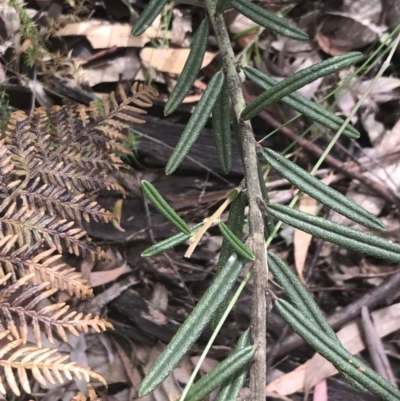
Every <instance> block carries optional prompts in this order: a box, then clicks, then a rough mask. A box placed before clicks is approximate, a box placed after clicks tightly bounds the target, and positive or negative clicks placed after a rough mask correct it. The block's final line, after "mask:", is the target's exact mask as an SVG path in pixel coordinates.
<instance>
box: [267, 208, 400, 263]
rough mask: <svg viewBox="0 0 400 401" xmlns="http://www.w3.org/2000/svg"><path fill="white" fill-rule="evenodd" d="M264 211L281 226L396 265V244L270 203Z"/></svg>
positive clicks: (398, 252) (399, 255) (399, 247)
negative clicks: (280, 222) (286, 225)
mask: <svg viewBox="0 0 400 401" xmlns="http://www.w3.org/2000/svg"><path fill="white" fill-rule="evenodd" d="M268 212H269V213H270V214H271V215H272V216H274V217H276V218H277V219H279V220H281V221H283V222H284V223H286V224H288V225H290V226H293V227H296V228H298V229H299V230H302V231H305V232H306V233H309V234H311V235H314V236H315V237H318V238H322V239H324V240H326V241H330V242H333V243H334V244H337V245H341V246H343V247H345V248H348V249H351V250H353V251H358V252H361V253H365V254H367V255H371V256H374V257H376V258H380V259H385V260H389V261H391V262H397V263H398V262H400V245H399V244H395V243H392V242H389V241H388V240H386V239H384V238H380V237H377V236H375V235H371V234H368V233H363V232H361V231H358V230H355V229H353V228H350V227H345V226H342V225H341V224H337V223H334V222H332V221H329V220H326V219H322V218H320V217H316V216H312V215H311V214H307V213H303V212H300V211H298V210H294V209H292V208H290V207H287V206H284V205H277V204H273V203H270V204H269V205H268Z"/></svg>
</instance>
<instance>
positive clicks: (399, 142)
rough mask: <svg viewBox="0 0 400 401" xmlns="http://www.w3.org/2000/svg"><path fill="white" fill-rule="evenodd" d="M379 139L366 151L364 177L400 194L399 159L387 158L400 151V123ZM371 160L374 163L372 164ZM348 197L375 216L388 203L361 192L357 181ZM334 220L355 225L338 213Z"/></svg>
mask: <svg viewBox="0 0 400 401" xmlns="http://www.w3.org/2000/svg"><path fill="white" fill-rule="evenodd" d="M399 83H400V81H399ZM378 85H379V84H378ZM379 139H380V142H378V138H376V139H375V147H374V148H373V149H366V151H365V153H367V154H368V156H366V157H363V158H362V160H361V164H364V165H366V166H367V168H366V171H365V172H364V173H363V175H365V176H367V177H369V178H370V179H373V180H375V181H378V182H380V183H381V184H382V185H385V186H386V187H387V188H390V190H391V191H393V192H394V193H396V194H399V180H398V177H399V176H400V160H399V158H398V157H388V158H387V157H385V156H387V155H391V154H392V153H393V152H395V151H396V150H397V151H398V150H399V149H400V121H398V122H397V123H396V125H395V126H394V127H393V129H392V130H391V131H386V133H385V135H384V136H383V137H381V138H379ZM371 160H372V161H374V162H371ZM367 163H368V165H367ZM346 197H347V198H349V199H351V200H352V201H354V202H355V203H357V204H358V205H360V206H362V207H363V208H365V209H367V210H368V211H369V212H371V213H373V214H375V215H379V213H380V212H381V211H382V209H383V207H384V206H385V203H386V202H385V200H384V199H382V198H380V197H377V196H375V195H373V194H371V193H370V192H366V191H365V190H363V191H360V190H359V183H358V181H356V180H353V181H352V182H351V183H350V186H349V189H348V191H347V193H346ZM332 220H333V221H335V222H336V223H339V224H352V225H354V223H351V222H349V220H347V219H346V218H345V217H343V216H341V215H339V214H338V213H334V214H333V216H332ZM356 228H357V229H363V227H361V226H360V227H359V226H356Z"/></svg>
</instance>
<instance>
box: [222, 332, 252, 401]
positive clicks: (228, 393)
mask: <svg viewBox="0 0 400 401" xmlns="http://www.w3.org/2000/svg"><path fill="white" fill-rule="evenodd" d="M249 345H250V330H246V331H245V332H244V333H243V334H242V335H241V336H240V338H239V340H238V343H237V345H236V348H235V352H238V351H240V350H242V349H244V348H245V347H247V346H249ZM246 376H247V366H246V365H244V366H243V367H242V368H241V369H239V370H238V371H237V372H236V373H235V374H234V375H232V376H231V377H230V378H229V379H228V380H227V381H226V382H225V383H224V384H223V385H222V386H221V389H220V390H219V392H218V397H217V398H216V400H215V401H231V400H232V401H233V400H236V398H237V397H238V396H239V393H240V390H241V389H242V387H243V386H244V382H245V381H246Z"/></svg>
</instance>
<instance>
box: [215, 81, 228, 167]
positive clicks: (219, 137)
mask: <svg viewBox="0 0 400 401" xmlns="http://www.w3.org/2000/svg"><path fill="white" fill-rule="evenodd" d="M212 132H213V136H214V142H215V148H216V149H217V157H218V163H219V165H220V166H221V169H222V171H223V172H224V173H225V174H228V173H229V170H230V169H231V164H232V156H231V154H232V142H231V112H230V107H229V90H228V82H227V81H226V80H225V82H224V85H223V86H222V89H221V92H220V94H219V96H218V98H217V101H216V102H215V105H214V108H213V109H212Z"/></svg>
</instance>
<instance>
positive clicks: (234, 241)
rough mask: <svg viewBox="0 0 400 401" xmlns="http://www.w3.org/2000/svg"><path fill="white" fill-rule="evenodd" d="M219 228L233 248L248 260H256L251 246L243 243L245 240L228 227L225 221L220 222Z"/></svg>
mask: <svg viewBox="0 0 400 401" xmlns="http://www.w3.org/2000/svg"><path fill="white" fill-rule="evenodd" d="M218 228H219V230H220V231H221V234H222V236H223V237H224V239H225V240H227V241H228V242H229V244H230V245H231V247H232V248H233V250H234V251H235V252H236V253H237V254H238V255H240V256H241V257H243V258H245V259H247V260H254V254H253V252H252V251H251V250H250V248H249V247H247V246H246V245H245V244H243V242H242V241H241V240H240V239H239V238H238V237H236V235H235V234H234V233H233V232H232V231H231V230H230V229H229V228H228V226H227V225H226V224H225V223H223V222H221V223H218Z"/></svg>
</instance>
